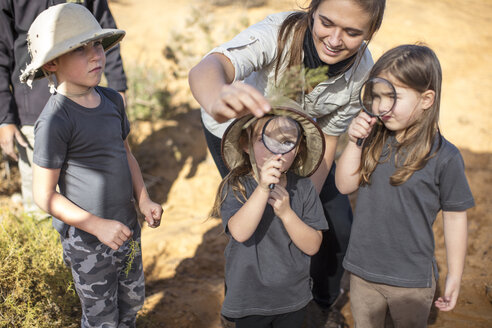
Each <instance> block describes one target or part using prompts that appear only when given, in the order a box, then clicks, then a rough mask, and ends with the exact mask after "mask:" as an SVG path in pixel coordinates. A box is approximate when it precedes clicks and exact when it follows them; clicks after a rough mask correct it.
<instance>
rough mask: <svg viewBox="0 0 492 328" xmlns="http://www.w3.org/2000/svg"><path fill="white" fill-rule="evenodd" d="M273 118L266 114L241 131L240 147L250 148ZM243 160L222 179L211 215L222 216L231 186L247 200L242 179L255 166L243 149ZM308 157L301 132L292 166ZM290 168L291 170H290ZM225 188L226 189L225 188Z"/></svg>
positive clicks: (237, 197)
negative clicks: (223, 205) (221, 210)
mask: <svg viewBox="0 0 492 328" xmlns="http://www.w3.org/2000/svg"><path fill="white" fill-rule="evenodd" d="M270 118H271V115H265V116H263V117H262V118H260V119H258V120H257V121H256V122H255V123H253V124H252V125H251V126H249V127H248V128H247V129H244V130H242V131H241V135H240V137H239V147H240V148H241V149H248V148H249V144H250V143H251V142H253V140H255V139H256V137H257V136H258V135H259V134H260V133H261V131H262V129H263V126H264V125H265V123H266V121H268V120H269V119H270ZM242 156H243V158H242V161H241V164H240V165H238V166H237V167H235V168H233V169H232V170H231V171H230V172H229V174H227V175H226V177H225V178H224V179H223V180H222V181H221V183H220V184H219V188H218V190H217V195H216V196H215V201H214V205H213V207H212V210H211V212H210V217H214V218H220V217H221V215H220V208H221V206H222V203H223V202H224V200H225V199H226V197H227V190H228V189H229V188H230V189H231V190H232V192H233V194H234V196H235V197H236V199H237V200H239V201H240V202H241V203H242V202H244V201H245V200H246V188H245V187H244V184H243V181H242V179H243V178H244V177H245V176H247V175H253V174H254V173H253V167H252V164H251V160H250V156H249V155H248V154H247V153H246V152H245V151H243V152H242ZM306 157H307V145H306V139H305V138H304V137H303V135H302V134H301V138H300V140H299V147H298V149H297V154H296V157H295V159H294V161H293V163H292V165H291V167H290V168H292V167H296V166H302V165H303V163H304V161H305V160H306ZM290 168H289V170H290ZM224 189H225V190H224Z"/></svg>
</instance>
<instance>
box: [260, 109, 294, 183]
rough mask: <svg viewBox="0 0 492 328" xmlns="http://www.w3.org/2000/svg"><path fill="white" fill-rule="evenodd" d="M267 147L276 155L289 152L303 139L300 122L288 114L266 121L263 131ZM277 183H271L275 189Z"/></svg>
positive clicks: (263, 139) (262, 134) (262, 135)
mask: <svg viewBox="0 0 492 328" xmlns="http://www.w3.org/2000/svg"><path fill="white" fill-rule="evenodd" d="M261 137H262V141H263V144H264V145H265V147H266V149H268V150H269V151H270V152H271V153H273V154H276V155H283V154H287V153H288V152H290V151H291V150H293V149H294V148H296V147H297V145H298V144H299V141H300V139H301V128H300V127H299V123H297V122H296V121H295V120H294V119H292V118H290V117H288V116H274V117H272V118H271V119H269V120H268V121H266V123H265V125H264V126H263V130H262V132H261ZM274 187H275V185H274V184H273V183H272V184H270V185H269V188H270V189H273V188H274Z"/></svg>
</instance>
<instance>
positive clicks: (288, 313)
mask: <svg viewBox="0 0 492 328" xmlns="http://www.w3.org/2000/svg"><path fill="white" fill-rule="evenodd" d="M271 114H273V116H272V115H271ZM272 119H276V121H273V120H272ZM267 125H268V126H269V129H268V130H270V127H272V130H273V131H274V132H275V133H276V136H277V138H275V140H277V141H278V142H279V143H281V144H282V146H286V147H289V148H288V149H287V150H286V152H283V154H278V153H276V152H273V153H272V151H271V148H268V146H267V145H268V142H267V138H269V137H271V134H266V133H265V132H264V131H265V130H267V129H266V128H265V127H266V126H267ZM298 136H300V138H298ZM222 149H223V152H224V160H225V164H226V165H227V166H228V168H229V169H230V173H229V174H228V175H227V176H226V178H225V179H224V180H223V181H222V183H221V184H220V186H219V192H218V193H217V197H216V201H215V205H214V209H213V213H212V214H213V215H214V216H216V217H220V218H221V219H222V223H223V226H224V229H225V232H226V234H227V235H228V236H229V238H230V239H229V243H228V245H227V247H226V250H225V253H224V254H225V260H226V265H225V283H226V291H225V298H224V302H223V305H222V310H221V314H222V315H223V316H224V317H225V318H227V319H228V320H229V321H234V322H235V325H236V328H262V327H264V328H271V327H278V328H288V327H292V328H296V327H297V328H300V327H302V324H303V322H304V316H305V313H306V307H307V304H308V303H309V301H310V300H311V299H312V294H311V279H310V276H309V263H310V256H312V255H314V254H316V252H317V251H318V249H319V247H320V245H321V240H322V233H321V231H322V230H326V229H327V228H328V225H327V222H326V219H325V218H324V215H323V208H322V206H321V201H320V199H319V197H318V194H317V192H316V190H315V188H314V186H313V184H312V182H311V181H310V179H308V178H305V177H306V176H309V175H311V174H312V173H313V172H314V171H315V170H316V168H317V167H318V166H319V164H320V162H321V160H322V157H323V151H324V138H323V134H322V132H321V130H320V129H319V128H318V127H317V126H316V125H315V123H314V121H312V120H311V119H309V118H308V117H307V116H305V114H303V113H302V112H298V111H295V110H293V109H291V108H288V107H275V108H273V109H272V110H271V112H270V114H268V115H266V116H264V117H262V118H259V119H258V118H256V117H254V116H253V115H251V114H249V115H246V116H244V117H242V118H240V119H238V120H236V121H234V122H233V123H232V124H231V125H230V126H229V128H228V129H227V131H226V132H225V134H224V138H223V142H222Z"/></svg>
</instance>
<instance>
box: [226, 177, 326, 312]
mask: <svg viewBox="0 0 492 328" xmlns="http://www.w3.org/2000/svg"><path fill="white" fill-rule="evenodd" d="M242 181H243V183H244V186H245V188H246V196H247V197H248V198H249V196H250V195H251V194H252V193H253V191H254V190H255V188H256V187H257V185H258V184H257V182H256V180H255V179H254V178H253V177H252V176H251V175H249V176H246V177H244V178H243V179H242ZM286 189H287V190H288V191H289V196H290V206H291V208H292V210H293V211H294V212H295V213H296V214H297V215H298V216H299V218H301V220H302V221H304V222H305V223H306V224H307V225H309V226H311V227H313V228H314V229H316V230H326V229H328V223H327V221H326V218H325V215H324V213H323V207H322V205H321V201H320V199H319V197H318V194H317V193H316V190H315V189H314V186H313V185H312V183H311V181H310V180H309V179H308V178H301V177H298V176H296V175H295V174H292V173H288V174H287V188H286ZM241 199H242V197H241ZM242 201H243V202H240V201H239V200H238V199H237V198H236V197H235V196H234V194H233V192H232V190H230V189H229V190H228V194H227V197H226V199H225V201H224V203H223V204H222V207H221V215H222V222H223V225H224V228H225V230H226V232H227V233H228V234H229V232H228V229H227V223H228V221H229V219H230V218H231V217H232V216H233V215H234V214H235V213H236V212H237V211H238V210H239V209H240V208H241V207H242V206H243V203H244V201H245V200H244V199H242ZM229 236H230V234H229ZM224 254H225V259H226V266H225V282H226V295H225V299H224V303H223V305H222V314H223V315H225V316H226V317H231V318H241V317H244V316H248V315H275V314H281V313H288V312H292V311H297V310H299V309H301V308H303V307H304V306H306V304H307V303H308V302H309V301H310V300H311V299H312V294H311V281H310V276H309V265H310V256H308V255H306V254H304V253H303V252H302V251H301V250H300V249H299V248H297V246H296V245H295V244H294V243H293V242H292V240H291V239H290V237H289V235H288V234H287V231H286V230H285V227H284V226H283V224H282V221H281V220H280V219H279V218H278V217H277V216H276V215H275V214H274V212H273V208H272V207H271V206H270V205H267V206H266V209H265V212H264V214H263V217H262V218H261V221H260V223H259V225H258V227H257V229H256V231H255V232H254V234H253V236H251V238H250V239H249V240H247V241H246V242H244V243H239V242H237V241H236V240H234V238H232V237H230V240H229V244H228V245H227V247H226V250H225V253H224Z"/></svg>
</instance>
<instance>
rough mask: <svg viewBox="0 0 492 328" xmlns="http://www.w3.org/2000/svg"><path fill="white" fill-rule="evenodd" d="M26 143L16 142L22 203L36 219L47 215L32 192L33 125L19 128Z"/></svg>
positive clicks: (25, 209)
mask: <svg viewBox="0 0 492 328" xmlns="http://www.w3.org/2000/svg"><path fill="white" fill-rule="evenodd" d="M21 132H22V134H23V135H24V138H25V139H26V141H27V143H28V147H27V148H25V147H22V146H21V145H19V144H17V150H18V152H19V162H18V165H19V172H20V176H21V192H22V205H23V207H24V212H26V213H29V214H32V215H34V216H35V217H36V218H38V219H43V218H45V217H47V216H48V215H47V214H46V213H44V212H43V211H42V210H41V209H40V208H39V207H38V206H37V205H36V204H35V203H34V198H33V193H32V157H33V150H34V126H32V125H24V126H23V127H22V128H21Z"/></svg>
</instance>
